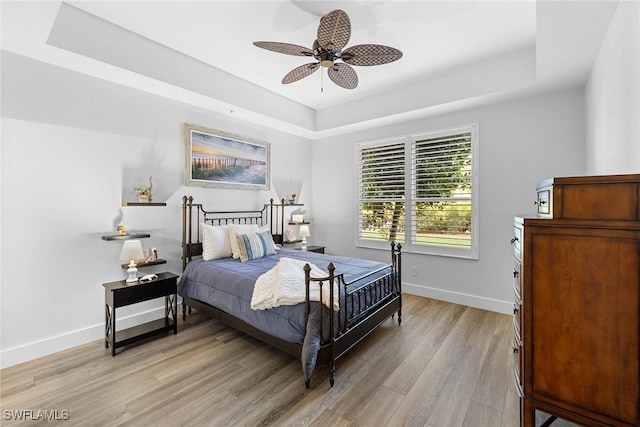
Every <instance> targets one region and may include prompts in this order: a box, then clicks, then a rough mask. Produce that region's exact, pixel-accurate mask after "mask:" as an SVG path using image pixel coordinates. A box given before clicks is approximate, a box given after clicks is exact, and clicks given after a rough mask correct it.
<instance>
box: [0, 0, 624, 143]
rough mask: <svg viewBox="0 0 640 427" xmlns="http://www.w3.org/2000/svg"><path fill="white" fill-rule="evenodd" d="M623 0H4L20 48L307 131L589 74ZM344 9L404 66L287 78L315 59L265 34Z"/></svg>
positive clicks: (11, 37) (358, 38) (285, 31)
mask: <svg viewBox="0 0 640 427" xmlns="http://www.w3.org/2000/svg"><path fill="white" fill-rule="evenodd" d="M616 6H617V1H606V0H603V1H585V2H581V1H562V0H557V1H544V2H536V1H533V0H521V1H480V0H476V1H342V2H334V1H293V0H291V1H195V2H183V1H160V2H158V1H138V2H133V1H119V2H114V1H111V2H108V1H83V2H70V3H61V2H57V1H51V2H46V3H35V2H25V1H22V2H15V3H10V2H3V3H2V12H3V18H2V19H3V20H2V48H3V50H5V51H7V52H12V53H16V54H19V55H22V56H26V57H29V58H33V59H36V60H38V61H42V62H45V63H48V64H52V65H56V66H59V67H63V68H65V69H69V70H74V71H78V72H81V73H84V74H87V75H91V76H94V77H98V78H100V79H104V80H108V81H112V82H116V83H119V84H122V85H125V86H130V87H133V88H136V89H139V90H143V91H147V92H150V93H154V94H157V95H161V96H164V97H167V98H170V99H176V100H179V101H181V102H187V103H190V104H193V105H196V106H199V107H204V108H207V109H210V110H215V111H219V112H224V113H227V114H237V115H239V116H243V117H244V118H246V119H248V120H252V121H255V122H258V123H261V124H264V125H266V126H273V127H278V128H280V129H283V130H285V131H288V132H291V133H294V134H298V135H301V136H304V137H308V138H319V137H324V136H327V135H331V134H334V133H336V132H346V131H349V130H353V129H357V128H358V127H362V126H376V125H380V124H385V123H389V122H393V121H399V120H406V119H408V118H415V117H419V116H423V115H426V114H430V113H433V112H436V111H442V110H443V109H446V108H460V107H463V106H465V105H468V104H470V103H478V102H485V101H486V100H491V99H496V98H501V97H502V98H503V97H509V96H519V95H521V94H522V93H535V92H536V91H544V90H550V88H553V89H557V88H561V87H575V86H580V85H583V84H584V82H585V80H586V78H587V76H588V73H589V71H590V67H591V65H592V63H593V60H594V58H595V56H596V55H597V52H598V49H599V46H600V43H601V41H602V38H603V36H604V34H605V33H606V29H607V27H608V24H609V21H610V19H611V16H612V15H613V12H614V11H615V7H616ZM333 9H342V10H344V11H345V12H347V14H348V15H349V17H350V20H351V27H352V33H351V39H350V41H349V43H348V44H347V46H352V45H355V44H362V43H376V44H386V45H389V46H392V47H395V48H397V49H400V50H401V51H402V52H403V57H402V58H401V59H400V60H399V61H396V62H394V63H391V64H385V65H381V66H375V67H354V68H356V71H357V73H358V76H359V85H358V87H357V88H356V89H354V90H346V89H343V88H341V87H338V86H336V85H335V84H334V83H333V82H331V81H330V80H329V79H328V77H327V76H326V71H325V70H324V69H323V70H321V71H320V72H316V73H314V74H313V75H311V76H309V77H307V78H305V79H303V80H300V81H298V82H295V83H293V84H290V85H283V84H281V83H280V81H281V80H282V77H283V76H284V75H285V74H286V73H287V72H288V71H290V70H291V69H293V68H295V67H297V66H299V65H302V64H304V63H307V62H309V59H308V58H304V57H295V56H289V55H282V54H278V53H275V52H269V51H266V50H262V49H259V48H257V47H255V46H254V45H253V44H252V42H253V41H256V40H268V41H281V42H286V43H292V44H298V45H303V46H307V47H311V45H312V43H313V40H314V39H315V35H316V30H317V26H318V22H319V20H320V17H321V16H322V15H323V14H325V13H327V12H329V11H331V10H333Z"/></svg>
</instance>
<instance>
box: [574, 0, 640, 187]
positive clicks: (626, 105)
mask: <svg viewBox="0 0 640 427" xmlns="http://www.w3.org/2000/svg"><path fill="white" fill-rule="evenodd" d="M638 52H640V3H639V2H637V1H621V2H620V4H619V5H618V9H617V10H616V14H615V15H614V17H613V19H612V20H611V24H610V25H609V29H608V31H607V34H606V36H605V38H604V40H603V42H602V45H601V47H600V52H599V53H598V57H597V58H596V61H595V63H594V66H593V69H592V71H591V75H590V76H589V80H588V82H587V85H586V90H585V93H586V95H585V100H586V119H585V120H586V127H587V132H586V147H587V148H586V172H587V174H590V175H602V174H618V173H640V55H639V54H638Z"/></svg>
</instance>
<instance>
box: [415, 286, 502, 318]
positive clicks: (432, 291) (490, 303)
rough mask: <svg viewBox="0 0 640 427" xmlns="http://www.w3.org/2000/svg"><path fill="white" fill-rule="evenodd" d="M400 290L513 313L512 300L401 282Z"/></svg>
mask: <svg viewBox="0 0 640 427" xmlns="http://www.w3.org/2000/svg"><path fill="white" fill-rule="evenodd" d="M402 291H403V292H406V293H408V294H411V295H417V296H420V297H425V298H432V299H437V300H440V301H446V302H450V303H453V304H460V305H466V306H468V307H475V308H480V309H483V310H489V311H495V312H496V313H502V314H513V302H512V301H511V302H509V301H499V300H495V299H491V298H484V297H479V296H477V295H469V294H463V293H460V292H452V291H447V290H443V289H437V288H431V287H428V286H419V285H414V284H411V283H403V284H402Z"/></svg>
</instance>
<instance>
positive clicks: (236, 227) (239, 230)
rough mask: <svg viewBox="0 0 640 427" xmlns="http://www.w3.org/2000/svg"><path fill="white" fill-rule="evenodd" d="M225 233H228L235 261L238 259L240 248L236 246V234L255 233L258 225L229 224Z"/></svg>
mask: <svg viewBox="0 0 640 427" xmlns="http://www.w3.org/2000/svg"><path fill="white" fill-rule="evenodd" d="M227 231H228V233H229V242H231V253H232V256H233V257H234V258H236V259H238V258H240V247H239V246H238V239H237V235H238V234H243V233H257V232H258V231H260V230H258V224H229V225H227Z"/></svg>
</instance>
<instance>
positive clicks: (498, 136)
mask: <svg viewBox="0 0 640 427" xmlns="http://www.w3.org/2000/svg"><path fill="white" fill-rule="evenodd" d="M474 122H477V123H479V129H480V150H479V153H480V154H479V159H477V162H478V163H477V166H478V167H479V171H480V184H479V185H480V188H479V189H477V191H479V192H480V259H479V260H477V261H474V260H464V259H456V258H446V257H439V256H429V255H419V254H411V253H405V254H404V256H403V266H404V269H403V286H404V288H403V290H405V291H407V292H409V293H414V294H418V295H423V296H428V297H434V298H437V299H442V300H446V301H451V302H456V303H460V304H467V305H471V306H476V307H480V308H485V309H489V310H494V311H501V312H505V313H507V312H509V311H510V307H511V305H512V302H513V291H512V288H511V271H512V268H513V261H512V249H511V246H510V244H509V240H510V238H511V237H512V224H513V221H512V218H513V215H515V214H520V213H527V212H532V211H533V210H534V206H533V201H534V200H535V197H536V196H535V195H536V193H535V189H536V183H537V182H538V181H539V180H542V179H544V178H549V177H554V176H570V175H580V174H582V173H583V172H584V97H583V91H582V90H581V89H575V90H568V91H564V92H558V93H552V94H549V95H542V96H537V97H534V98H529V99H521V100H516V101H511V102H505V103H501V104H496V105H491V106H485V107H480V108H475V109H470V110H465V111H460V112H456V113H451V114H446V115H441V116H436V117H431V118H426V119H423V120H416V121H412V122H408V123H404V124H401V125H395V126H389V127H386V128H380V129H373V130H369V131H365V132H359V133H355V134H351V135H346V136H341V137H336V138H328V139H325V140H321V141H316V142H314V144H313V159H314V163H313V180H312V182H313V206H314V215H315V217H316V219H315V221H314V224H313V233H314V238H315V239H316V241H320V242H321V243H322V244H325V245H327V252H329V253H340V254H346V255H353V256H357V257H364V258H371V259H378V260H387V259H388V256H389V254H388V253H387V252H386V251H381V250H373V249H364V248H356V247H355V244H354V243H355V233H356V231H357V226H356V197H357V193H356V190H355V188H356V177H357V173H356V170H355V144H356V143H358V142H360V141H367V140H375V139H381V138H385V137H392V136H397V135H405V134H408V133H411V132H424V131H431V130H438V129H444V128H447V127H451V126H458V125H462V124H468V123H474ZM412 267H417V268H418V275H417V276H416V277H412V276H411V275H410V272H411V269H412Z"/></svg>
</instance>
